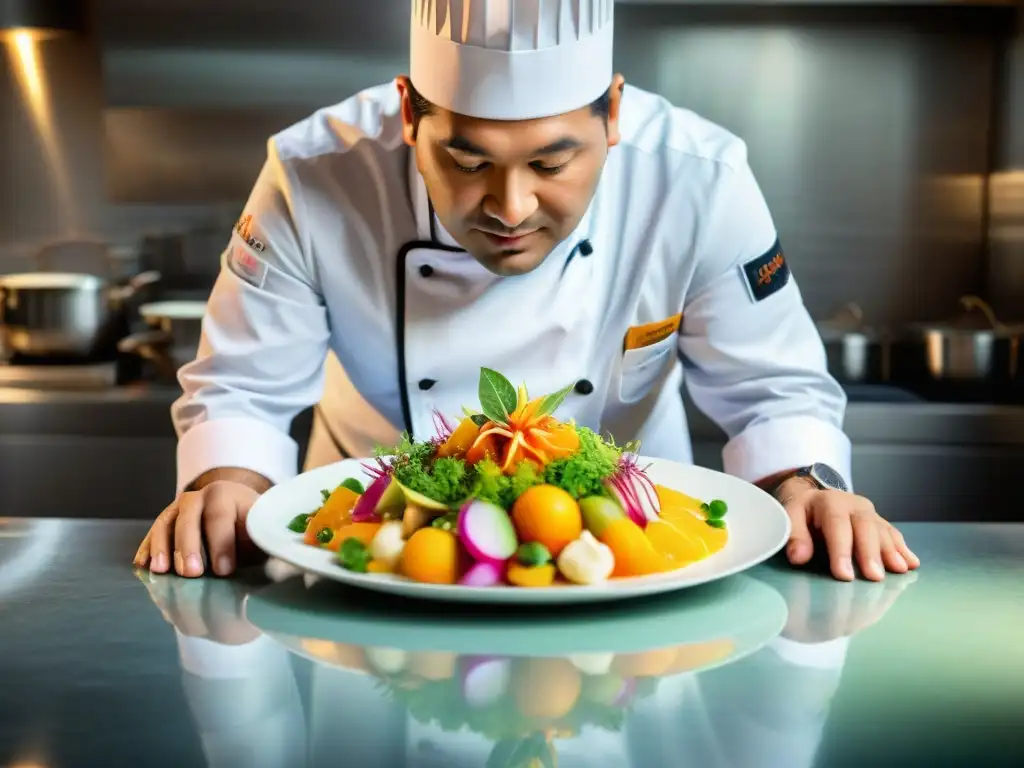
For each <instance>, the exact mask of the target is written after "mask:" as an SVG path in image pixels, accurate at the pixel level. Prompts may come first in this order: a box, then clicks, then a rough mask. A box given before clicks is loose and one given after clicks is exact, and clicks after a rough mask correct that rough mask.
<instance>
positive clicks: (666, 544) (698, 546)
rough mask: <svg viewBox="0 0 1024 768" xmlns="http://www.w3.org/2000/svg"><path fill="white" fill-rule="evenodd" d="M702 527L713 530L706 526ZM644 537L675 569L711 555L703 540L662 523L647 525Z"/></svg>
mask: <svg viewBox="0 0 1024 768" xmlns="http://www.w3.org/2000/svg"><path fill="white" fill-rule="evenodd" d="M704 527H705V528H708V530H714V529H712V528H710V527H709V526H707V525H704ZM644 535H645V536H646V537H647V540H648V541H649V542H651V546H653V547H654V548H655V549H656V550H657V551H658V553H659V554H661V555H663V556H664V557H665V559H666V560H668V561H669V563H671V564H672V565H673V566H675V567H676V568H679V567H682V566H684V565H688V564H690V563H694V562H696V561H698V560H703V559H704V558H705V557H707V556H708V555H710V554H711V550H710V549H709V548H708V545H707V542H705V541H704V539H703V538H701V537H699V536H693V535H690V534H688V533H686V532H684V531H682V530H680V529H679V528H676V527H675V526H673V525H672V524H670V523H667V522H664V521H660V520H659V521H652V522H650V523H648V524H647V528H645V529H644Z"/></svg>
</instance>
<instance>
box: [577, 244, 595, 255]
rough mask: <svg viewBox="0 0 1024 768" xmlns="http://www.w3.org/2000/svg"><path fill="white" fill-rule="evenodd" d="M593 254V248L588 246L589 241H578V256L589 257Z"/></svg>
mask: <svg viewBox="0 0 1024 768" xmlns="http://www.w3.org/2000/svg"><path fill="white" fill-rule="evenodd" d="M593 252H594V246H592V245H591V244H590V241H589V240H581V241H580V256H589V255H590V254H592V253H593Z"/></svg>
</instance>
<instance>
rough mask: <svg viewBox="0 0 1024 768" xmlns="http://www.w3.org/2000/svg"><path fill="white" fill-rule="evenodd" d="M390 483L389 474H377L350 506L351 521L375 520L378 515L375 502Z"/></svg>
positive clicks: (378, 518)
mask: <svg viewBox="0 0 1024 768" xmlns="http://www.w3.org/2000/svg"><path fill="white" fill-rule="evenodd" d="M390 484H391V475H379V476H378V477H377V479H376V480H374V481H373V482H372V483H370V486H369V487H368V488H367V489H366V490H365V491H364V492H363V494H362V495H361V496H360V497H359V500H358V501H357V502H356V504H355V506H354V507H352V522H354V523H368V522H377V521H379V520H380V517H379V516H378V515H377V502H379V501H380V497H381V496H383V495H384V491H386V490H387V489H388V486H389V485H390Z"/></svg>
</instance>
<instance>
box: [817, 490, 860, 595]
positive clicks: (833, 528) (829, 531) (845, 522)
mask: <svg viewBox="0 0 1024 768" xmlns="http://www.w3.org/2000/svg"><path fill="white" fill-rule="evenodd" d="M816 498H817V499H822V502H820V503H823V504H824V505H825V508H824V511H823V513H822V514H821V515H820V518H819V519H820V520H821V533H822V535H823V536H824V537H825V546H826V547H827V549H828V559H829V567H830V569H831V571H832V575H833V576H835V577H836V578H837V579H839V580H840V581H853V578H854V575H853V524H852V522H851V520H850V514H849V512H848V511H846V510H844V509H843V508H842V507H840V506H838V505H837V504H835V503H832V504H830V503H829V502H830V501H833V497H832V494H827V493H826V494H823V495H822V496H817V497H816Z"/></svg>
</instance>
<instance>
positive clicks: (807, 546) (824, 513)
mask: <svg viewBox="0 0 1024 768" xmlns="http://www.w3.org/2000/svg"><path fill="white" fill-rule="evenodd" d="M775 495H776V497H777V498H778V499H779V501H780V502H781V503H782V506H784V507H785V508H786V513H787V514H788V515H789V519H790V522H791V523H792V533H791V535H790V538H789V544H788V545H787V547H786V556H787V557H788V558H789V561H790V562H791V563H792V564H793V565H804V564H805V563H807V562H808V561H809V560H810V559H811V557H812V555H813V554H814V548H815V541H814V535H818V536H820V538H821V539H823V540H824V544H825V547H826V549H827V551H828V559H829V565H830V570H831V571H832V575H833V576H835V578H837V579H839V580H841V581H852V580H853V579H854V570H853V561H854V558H856V561H857V566H858V567H859V569H860V571H861V573H862V574H863V575H864V576H865V577H867V578H868V579H870V580H871V581H880V580H882V579H884V578H885V572H886V571H887V570H888V571H891V572H892V573H906V572H907V571H908V570H913V569H915V568H917V567H918V566H919V565H920V564H921V561H920V560H919V559H918V557H917V555H915V554H914V553H913V552H911V551H910V548H909V547H907V544H906V542H905V541H904V540H903V534H901V533H900V532H899V531H898V530H896V528H894V527H893V526H892V525H890V524H889V523H888V522H886V521H885V520H884V519H882V517H881V516H880V515H879V514H878V513H877V512H876V511H875V507H874V505H873V504H872V503H871V502H870V501H868V500H867V499H865V498H864V497H863V496H857V495H856V494H853V493H845V492H844V491H834V490H821V489H819V488H818V487H817V486H816V485H814V484H813V483H812V482H811V481H810V480H808V479H807V478H803V477H793V478H790V479H789V480H787V481H786V482H784V483H783V484H782V485H781V486H780V487H779V489H778V491H777V492H776V494H775Z"/></svg>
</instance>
